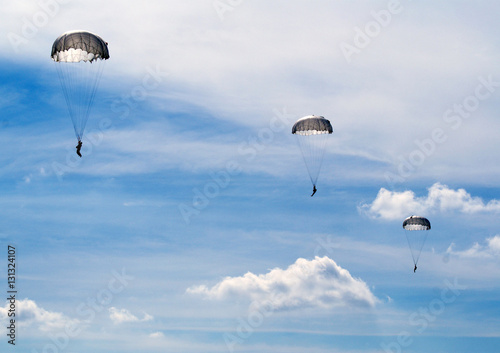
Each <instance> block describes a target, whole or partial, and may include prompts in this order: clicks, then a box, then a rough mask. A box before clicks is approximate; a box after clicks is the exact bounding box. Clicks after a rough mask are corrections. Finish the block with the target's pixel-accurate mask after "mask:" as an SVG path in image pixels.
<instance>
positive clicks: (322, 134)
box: [292, 115, 333, 186]
mask: <svg viewBox="0 0 500 353" xmlns="http://www.w3.org/2000/svg"><path fill="white" fill-rule="evenodd" d="M332 132H333V128H332V124H330V121H329V120H328V119H325V118H324V117H322V116H318V115H308V116H305V117H303V118H301V119H299V120H297V122H296V123H295V124H294V125H293V127H292V134H294V135H295V136H297V141H298V143H299V146H300V150H301V152H302V157H303V158H304V162H305V164H306V168H307V172H308V173H309V178H310V179H311V183H312V184H313V185H314V186H316V182H317V181H318V176H319V172H320V170H321V165H322V164H323V156H324V154H325V148H326V144H327V143H328V140H329V139H330V134H331V133H332Z"/></svg>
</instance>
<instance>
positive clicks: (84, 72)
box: [55, 60, 104, 141]
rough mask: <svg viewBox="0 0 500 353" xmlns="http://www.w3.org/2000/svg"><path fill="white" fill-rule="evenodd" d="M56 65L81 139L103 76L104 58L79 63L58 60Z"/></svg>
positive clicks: (74, 125) (70, 112) (76, 132)
mask: <svg viewBox="0 0 500 353" xmlns="http://www.w3.org/2000/svg"><path fill="white" fill-rule="evenodd" d="M55 65H57V66H56V67H57V72H58V75H59V79H60V81H61V86H62V89H63V92H64V98H65V100H66V103H67V106H68V110H69V114H70V116H71V120H72V122H73V127H74V130H75V135H76V137H77V138H78V140H79V141H81V139H82V138H83V131H84V130H85V126H86V124H87V120H88V117H89V115H90V111H91V108H92V104H93V101H94V98H95V94H96V92H97V87H98V84H99V81H100V78H101V76H102V72H103V68H104V60H94V61H93V62H78V63H75V62H71V63H67V62H56V63H55ZM96 66H97V67H96Z"/></svg>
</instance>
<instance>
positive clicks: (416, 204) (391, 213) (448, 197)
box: [359, 183, 500, 220]
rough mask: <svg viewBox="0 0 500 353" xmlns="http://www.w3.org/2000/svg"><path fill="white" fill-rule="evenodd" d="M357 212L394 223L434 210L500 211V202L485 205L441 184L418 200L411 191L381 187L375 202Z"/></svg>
mask: <svg viewBox="0 0 500 353" xmlns="http://www.w3.org/2000/svg"><path fill="white" fill-rule="evenodd" d="M359 209H360V211H361V212H364V213H365V214H367V215H368V216H369V217H371V218H375V219H386V220H394V219H401V218H404V217H407V216H408V215H411V214H422V215H424V214H426V213H431V212H436V211H441V212H445V211H458V212H462V213H477V212H500V201H499V200H490V201H489V202H487V203H485V202H484V201H483V200H482V199H481V198H480V197H473V196H471V195H470V194H469V193H468V192H467V191H465V190H464V189H457V190H453V189H450V188H449V187H448V186H446V185H443V184H441V183H435V184H434V185H432V186H431V187H430V188H429V189H428V194H427V196H423V197H417V196H416V195H415V193H414V192H413V191H410V190H407V191H403V192H396V191H389V190H387V189H385V188H381V189H380V191H379V192H378V194H377V197H376V198H375V200H374V201H373V202H372V203H370V204H363V205H361V206H360V208H359Z"/></svg>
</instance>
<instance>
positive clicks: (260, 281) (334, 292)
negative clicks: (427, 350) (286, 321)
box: [187, 256, 378, 310]
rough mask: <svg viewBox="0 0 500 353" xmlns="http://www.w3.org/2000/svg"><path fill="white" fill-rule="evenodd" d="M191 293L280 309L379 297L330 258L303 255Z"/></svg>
mask: <svg viewBox="0 0 500 353" xmlns="http://www.w3.org/2000/svg"><path fill="white" fill-rule="evenodd" d="M187 292H188V293H191V294H199V295H202V296H204V297H206V298H208V299H213V300H224V299H234V298H245V299H249V300H252V301H256V302H261V303H263V302H271V303H272V305H273V306H274V308H275V309H277V310H289V309H297V308H302V307H320V308H332V307H338V306H340V307H373V306H375V304H376V303H377V302H378V299H377V298H376V297H375V296H374V295H373V293H372V292H371V291H370V289H369V288H368V286H367V285H366V283H365V282H363V281H362V280H361V279H357V278H353V277H352V276H351V274H350V273H349V271H347V270H346V269H343V268H342V267H340V266H339V265H337V264H336V263H335V261H334V260H332V259H330V258H328V257H326V256H325V257H322V258H320V257H316V258H315V259H314V260H306V259H303V258H299V259H297V261H296V262H295V263H294V264H292V265H290V266H289V267H288V268H287V269H285V270H283V269H280V268H275V269H272V270H271V271H269V272H268V273H266V274H253V273H251V272H247V273H246V274H245V275H243V276H240V277H226V278H224V279H223V280H222V281H221V282H219V283H217V284H216V285H214V286H213V287H211V288H208V287H207V286H205V285H200V286H193V287H190V288H188V289H187Z"/></svg>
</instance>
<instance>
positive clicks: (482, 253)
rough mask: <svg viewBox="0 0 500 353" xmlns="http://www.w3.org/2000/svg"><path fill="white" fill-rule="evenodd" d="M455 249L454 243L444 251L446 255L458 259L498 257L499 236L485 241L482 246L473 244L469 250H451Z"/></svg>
mask: <svg viewBox="0 0 500 353" xmlns="http://www.w3.org/2000/svg"><path fill="white" fill-rule="evenodd" d="M454 247H455V244H454V243H451V244H450V246H449V247H448V249H447V250H446V253H447V254H450V255H454V256H459V257H469V258H470V257H476V258H477V257H482V258H492V257H500V235H495V236H494V237H491V238H488V239H486V242H485V244H484V245H481V244H479V243H474V245H472V246H471V247H470V248H469V249H466V250H462V251H455V250H453V249H454Z"/></svg>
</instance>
